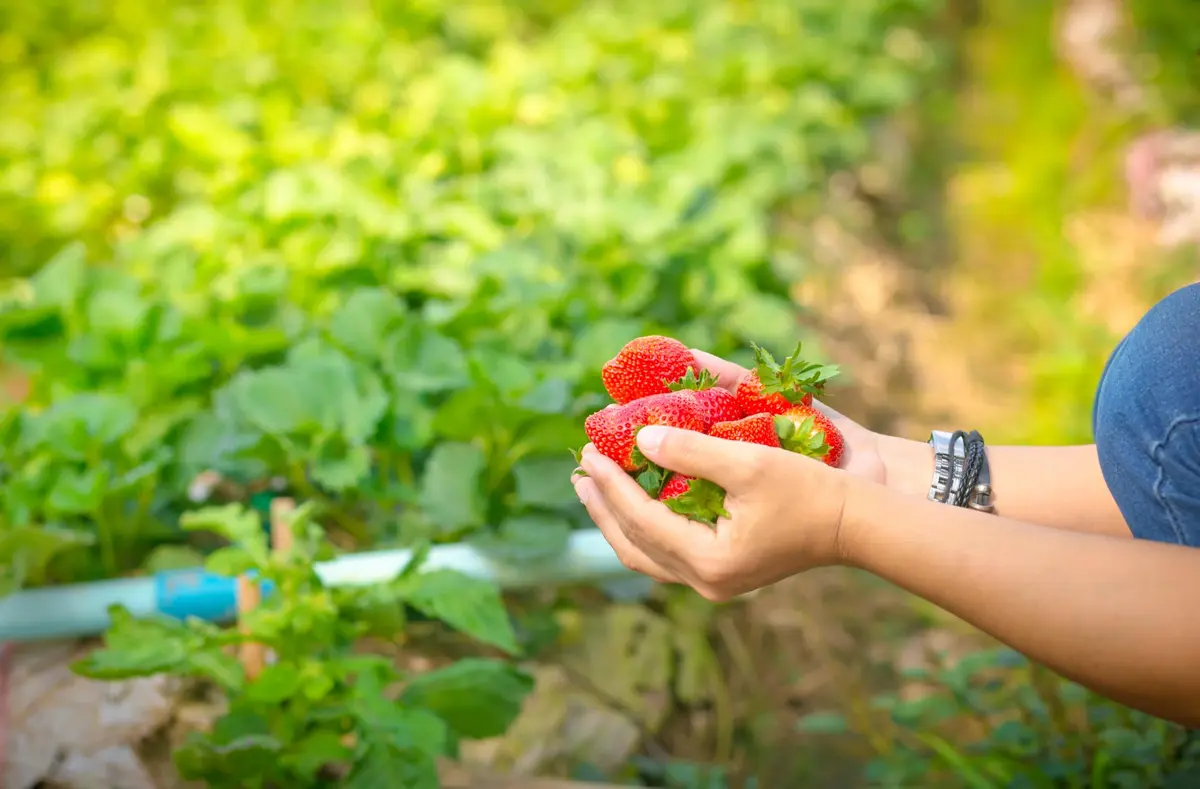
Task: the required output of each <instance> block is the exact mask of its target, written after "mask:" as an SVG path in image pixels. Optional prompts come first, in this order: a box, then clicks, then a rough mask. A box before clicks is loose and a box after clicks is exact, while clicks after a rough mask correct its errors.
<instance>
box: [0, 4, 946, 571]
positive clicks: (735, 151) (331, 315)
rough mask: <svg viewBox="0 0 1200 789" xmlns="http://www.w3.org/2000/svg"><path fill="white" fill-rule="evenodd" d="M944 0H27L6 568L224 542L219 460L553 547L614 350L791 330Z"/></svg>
mask: <svg viewBox="0 0 1200 789" xmlns="http://www.w3.org/2000/svg"><path fill="white" fill-rule="evenodd" d="M936 5H937V3H936V2H934V1H933V0H908V2H904V3H892V2H884V1H883V0H850V1H849V2H847V1H846V0H815V1H814V2H808V3H803V4H796V3H791V2H787V0H767V2H762V3H754V4H751V5H746V4H744V3H741V2H736V1H735V0H717V2H711V3H700V4H696V3H690V2H684V1H683V0H669V2H665V3H633V2H629V1H628V0H605V1H604V2H599V3H577V2H566V3H558V2H555V3H550V2H542V1H540V0H539V2H533V3H521V4H500V5H497V4H496V3H493V2H490V0H465V2H463V1H460V0H456V1H455V2H449V0H431V2H424V3H421V4H419V5H413V4H411V3H403V2H397V1H396V0H385V1H384V2H381V3H370V4H360V5H355V6H353V7H344V8H343V7H339V8H334V7H332V6H329V5H328V4H327V3H322V2H317V1H316V0H290V2H288V3H287V4H286V6H284V7H280V8H279V9H278V11H277V12H276V13H272V14H263V13H262V12H261V9H260V8H259V6H258V5H256V4H254V3H251V2H248V1H247V0H217V2H215V3H194V2H183V3H177V4H172V5H170V6H169V7H165V8H152V7H150V6H147V5H146V4H144V3H139V2H134V1H133V0H114V2H112V3H104V4H87V3H75V2H66V1H65V0H51V2H48V3H41V4H28V3H18V4H7V5H6V6H5V7H4V8H3V9H0V30H2V31H4V32H3V33H0V92H2V93H3V95H4V96H5V97H6V98H5V102H6V104H5V112H4V120H3V122H2V123H0V202H2V203H3V204H4V206H5V210H4V211H2V212H0V260H3V261H4V264H3V265H4V269H3V270H2V271H0V275H2V277H3V279H2V280H0V348H3V355H4V359H3V361H4V363H5V364H6V365H12V366H14V367H16V368H17V369H19V370H20V371H22V372H23V374H24V375H25V376H27V377H28V383H29V394H28V397H27V398H26V400H25V402H24V403H22V404H20V405H19V406H12V407H9V408H6V409H5V410H4V411H3V413H2V414H0V430H2V433H3V440H2V441H0V481H2V482H3V484H0V514H2V518H0V532H2V533H3V535H4V537H3V539H0V567H4V568H13V569H12V570H7V569H6V570H5V573H6V575H5V576H4V577H3V578H0V592H3V591H4V590H5V589H12V588H17V587H19V586H21V585H26V584H42V583H58V582H64V581H71V580H80V579H86V578H102V577H109V576H114V575H119V574H123V573H129V572H139V571H141V569H143V568H146V567H151V568H153V567H157V566H160V565H161V563H162V562H163V561H165V557H166V556H167V555H168V554H167V553H164V552H165V551H169V556H170V559H171V562H172V563H173V564H175V565H178V564H179V563H180V562H188V561H190V562H193V563H195V562H199V561H200V560H201V558H202V554H203V552H204V551H205V550H207V549H208V548H209V547H211V546H210V543H211V539H210V538H209V537H205V536H203V535H197V534H195V533H193V532H188V531H181V530H180V529H178V528H177V526H176V524H177V523H178V521H179V518H180V516H181V515H182V514H184V513H186V512H187V511H188V510H189V509H191V508H193V507H194V506H196V501H195V500H194V499H195V498H196V497H197V496H198V495H199V494H198V493H197V487H196V486H195V485H194V484H193V482H194V480H195V479H196V478H197V476H198V475H200V474H207V473H209V472H215V473H216V474H217V475H219V477H220V478H221V480H223V482H222V484H221V485H219V486H217V487H216V488H215V491H214V493H213V495H214V496H216V497H217V499H216V500H217V501H245V500H247V499H248V498H249V497H251V496H252V495H253V494H255V493H256V492H258V491H261V490H263V489H281V488H282V489H283V490H285V491H286V492H288V493H290V494H291V495H294V496H295V497H296V498H298V499H302V500H306V501H312V502H314V504H316V505H318V506H319V507H320V508H321V519H322V523H324V524H326V525H327V527H328V528H329V529H330V530H331V537H333V538H334V539H336V540H337V541H338V542H339V544H357V545H406V544H413V543H414V542H417V541H421V540H427V541H430V542H435V543H436V542H453V541H460V540H469V541H473V542H475V543H477V544H478V545H480V546H482V547H485V548H486V549H487V550H489V551H491V552H493V553H494V554H495V555H497V556H501V557H504V558H506V559H513V560H526V559H539V558H544V557H547V556H553V555H554V554H555V553H556V551H558V550H560V549H561V547H562V546H563V545H564V543H565V541H566V539H567V537H568V534H569V532H570V531H571V530H572V529H575V528H579V527H581V526H585V525H587V519H586V516H585V514H584V513H583V511H582V509H581V508H580V506H579V505H578V502H577V501H576V500H575V498H574V496H573V495H572V493H571V490H570V488H569V486H568V485H566V484H565V483H564V482H563V480H565V479H566V476H567V475H568V474H569V472H570V468H571V467H570V465H569V464H570V459H569V458H568V457H566V455H565V453H563V452H562V450H561V448H562V447H563V446H578V445H579V444H580V443H582V441H583V438H584V432H583V429H582V423H583V419H584V417H585V416H586V415H587V414H588V413H590V412H591V411H593V410H595V409H596V408H597V407H598V406H599V404H600V402H599V400H598V399H597V397H596V396H595V394H594V393H595V392H597V391H599V390H600V388H601V383H602V366H603V363H604V361H605V360H606V359H608V358H609V357H610V356H611V352H612V349H613V348H614V347H620V346H621V344H623V343H625V342H626V341H628V340H630V339H632V338H634V337H637V336H641V335H650V334H665V333H668V332H669V333H670V334H671V335H672V336H673V337H676V338H678V340H679V341H681V342H682V343H684V344H685V345H686V346H688V347H704V348H706V349H708V350H711V351H713V352H716V353H720V354H731V353H737V352H739V350H740V349H744V348H746V347H748V341H749V340H750V339H754V340H757V341H759V342H761V343H763V344H764V346H767V347H770V348H772V349H775V350H777V351H778V350H781V349H783V348H784V347H785V346H786V345H788V344H789V343H792V342H794V336H795V331H796V329H795V323H796V317H797V315H796V311H795V309H794V307H793V305H792V303H791V301H790V299H789V298H788V289H789V286H790V284H791V283H792V282H793V281H794V280H796V279H797V278H799V277H800V276H802V275H803V273H804V260H805V250H804V247H803V245H802V243H801V241H800V240H799V239H797V238H796V237H795V234H793V233H790V232H789V230H788V227H787V224H786V223H784V222H780V221H778V219H779V218H780V217H781V216H782V215H783V214H784V213H789V214H797V213H801V214H802V213H803V212H805V211H808V210H810V207H812V206H815V205H816V204H817V202H818V201H819V199H820V195H821V193H822V190H823V189H824V182H825V181H826V180H827V177H828V176H829V175H830V174H832V173H834V172H837V171H840V170H843V169H848V168H854V167H857V166H859V165H860V164H863V163H864V162H866V161H868V160H869V158H870V152H871V150H872V130H873V128H874V127H875V126H876V125H878V123H879V122H881V121H883V120H885V119H886V118H887V117H888V115H889V114H890V113H891V112H892V111H893V110H895V109H897V108H900V107H903V106H905V105H906V104H907V103H908V102H909V101H910V100H911V99H912V97H913V96H915V95H916V93H917V90H918V87H919V85H920V79H921V77H922V75H923V74H924V73H926V71H927V70H928V69H929V68H930V67H931V66H932V65H933V64H932V62H931V58H930V57H929V52H928V51H927V49H926V48H925V47H923V46H922V45H921V43H922V42H921V38H920V35H919V34H918V33H917V32H915V31H916V23H917V22H919V21H920V20H921V19H922V18H923V15H924V14H925V13H926V12H927V11H928V10H929V9H931V8H933V7H934V6H936ZM884 41H888V42H891V43H892V44H894V43H896V42H900V43H901V44H906V45H904V46H892V45H889V46H882V45H881V42H884ZM84 140H86V141H87V142H86V143H85V142H82V141H84ZM743 361H746V362H747V363H749V362H750V361H751V360H750V359H749V358H746V357H743ZM703 399H705V400H708V399H713V398H712V395H704V396H703ZM714 413H715V412H714ZM210 487H211V486H210ZM35 534H36V536H31V535H35Z"/></svg>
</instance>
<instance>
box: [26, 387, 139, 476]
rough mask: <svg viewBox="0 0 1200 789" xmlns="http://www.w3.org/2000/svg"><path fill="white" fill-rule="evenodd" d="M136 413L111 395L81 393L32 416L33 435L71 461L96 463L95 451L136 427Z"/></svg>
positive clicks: (35, 438)
mask: <svg viewBox="0 0 1200 789" xmlns="http://www.w3.org/2000/svg"><path fill="white" fill-rule="evenodd" d="M137 417H138V415H137V410H136V409H135V408H134V407H133V404H132V403H130V402H129V401H128V400H126V399H125V398H123V397H121V396H118V395H112V394H94V393H89V394H78V395H72V396H70V397H66V398H64V399H62V400H59V401H57V402H55V403H54V405H52V406H50V408H48V409H47V410H46V411H44V412H43V413H41V414H39V415H37V416H35V417H33V419H32V420H31V422H30V433H31V434H32V436H33V439H34V440H35V441H36V442H37V444H38V445H40V446H45V447H47V448H49V449H51V450H52V451H53V452H55V453H56V454H58V455H60V456H62V457H63V458H66V459H70V460H79V461H85V462H95V457H94V455H95V452H94V450H95V449H96V448H99V447H105V446H110V445H113V444H115V443H117V442H118V441H119V440H120V439H122V438H124V436H125V435H126V434H127V433H128V432H129V431H130V430H131V429H132V428H133V426H134V424H135V422H136V420H137Z"/></svg>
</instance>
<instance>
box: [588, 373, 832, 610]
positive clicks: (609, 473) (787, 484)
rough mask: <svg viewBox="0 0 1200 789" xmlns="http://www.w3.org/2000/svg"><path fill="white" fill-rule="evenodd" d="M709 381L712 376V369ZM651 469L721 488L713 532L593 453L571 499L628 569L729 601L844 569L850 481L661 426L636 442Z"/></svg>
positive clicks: (796, 461)
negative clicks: (808, 574) (822, 570)
mask: <svg viewBox="0 0 1200 789" xmlns="http://www.w3.org/2000/svg"><path fill="white" fill-rule="evenodd" d="M713 372H716V371H715V370H714V371H713ZM638 447H639V448H640V449H641V450H642V453H643V454H645V455H646V457H647V458H649V459H650V460H652V461H654V462H655V463H657V464H659V465H660V466H663V467H665V468H668V469H670V470H672V471H677V472H679V473H682V474H687V475H689V476H693V477H698V478H701V479H707V480H710V481H712V482H714V483H716V484H717V485H720V486H721V487H722V488H724V489H725V509H726V511H727V512H728V513H729V517H728V518H721V519H719V520H718V521H717V524H716V526H715V528H713V527H709V526H706V525H704V524H702V523H699V522H697V521H692V520H688V519H687V518H685V517H683V516H682V515H677V514H675V513H674V512H672V511H671V510H670V509H668V508H667V506H666V505H665V504H663V503H662V502H659V501H655V500H654V499H651V498H650V497H649V496H647V495H646V492H645V491H643V490H642V488H641V486H640V485H638V484H637V482H636V481H634V480H633V478H631V477H630V476H629V475H628V474H626V473H625V472H624V471H622V470H621V468H620V467H619V466H618V465H617V464H616V463H614V462H612V461H611V460H609V459H608V458H606V457H604V456H603V455H601V454H600V453H599V452H598V451H596V449H595V447H593V446H592V445H591V444H589V445H588V446H586V447H584V451H583V454H582V460H581V466H582V467H583V470H584V471H585V472H586V473H587V475H588V476H586V477H575V478H574V480H573V481H574V484H575V491H576V493H577V494H578V495H579V498H580V500H581V501H582V502H583V504H584V506H585V507H587V511H588V514H589V515H590V516H591V518H592V520H593V521H594V522H595V523H596V526H598V527H599V528H600V531H601V532H603V534H604V537H605V539H607V540H608V542H609V544H610V545H611V546H612V547H613V550H614V551H616V553H617V556H619V557H620V559H621V561H622V562H623V563H624V564H625V566H626V567H628V568H630V569H631V570H634V571H636V572H640V573H644V574H646V575H649V576H651V577H652V578H655V579H657V580H659V581H663V582H665V583H683V584H687V585H688V586H691V587H692V588H694V589H695V590H696V591H697V592H699V593H700V594H701V595H703V596H704V597H706V598H708V599H709V600H714V601H720V600H728V599H731V598H733V597H736V596H737V595H739V594H743V593H745V592H749V591H751V590H753V589H757V588H759V587H762V586H766V585H768V584H772V583H775V582H776V581H779V580H781V579H783V578H786V577H787V576H789V575H794V574H795V573H798V572H801V571H802V570H806V569H809V568H812V567H819V566H823V565H829V564H837V563H839V562H840V560H841V548H840V545H839V539H838V538H839V529H840V527H841V518H842V511H843V505H844V502H845V499H846V489H847V480H848V479H850V477H849V476H848V475H847V474H846V473H845V472H843V471H841V470H839V469H834V468H830V467H829V466H827V465H825V464H824V463H822V462H820V461H819V460H814V459H812V458H808V457H805V456H803V455H799V454H795V453H792V452H786V451H784V450H782V449H774V448H771V447H765V446H760V445H758V444H749V443H744V442H740V441H728V440H726V439H722V438H713V437H712V436H706V435H704V434H703V433H697V432H692V431H687V430H677V429H674V428H666V427H659V426H649V427H644V428H642V430H641V431H640V432H639V433H638Z"/></svg>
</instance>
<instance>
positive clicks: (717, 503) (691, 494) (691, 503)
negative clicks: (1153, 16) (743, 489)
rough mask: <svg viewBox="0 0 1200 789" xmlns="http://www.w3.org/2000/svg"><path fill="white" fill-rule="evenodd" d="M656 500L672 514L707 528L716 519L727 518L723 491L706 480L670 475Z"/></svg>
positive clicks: (713, 523) (727, 513) (714, 522)
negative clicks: (699, 523)
mask: <svg viewBox="0 0 1200 789" xmlns="http://www.w3.org/2000/svg"><path fill="white" fill-rule="evenodd" d="M658 500H659V501H661V502H662V503H663V504H666V505H667V508H668V509H670V510H671V511H672V512H675V513H678V514H679V515H683V516H684V517H686V518H689V519H690V520H694V521H700V522H701V523H707V524H708V525H709V526H713V525H715V524H716V522H717V519H718V518H728V517H729V512H728V511H727V510H726V509H725V491H724V489H722V488H721V487H720V486H719V485H717V484H716V483H713V482H709V481H708V480H706V479H696V478H695V477H688V476H684V475H683V474H672V475H671V477H670V478H669V479H668V480H667V484H665V485H663V488H662V491H660V492H659V494H658Z"/></svg>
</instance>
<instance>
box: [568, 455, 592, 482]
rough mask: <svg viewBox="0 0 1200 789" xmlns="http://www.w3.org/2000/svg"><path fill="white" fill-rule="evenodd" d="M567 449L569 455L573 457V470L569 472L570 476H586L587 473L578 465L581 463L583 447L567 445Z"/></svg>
mask: <svg viewBox="0 0 1200 789" xmlns="http://www.w3.org/2000/svg"><path fill="white" fill-rule="evenodd" d="M567 451H568V452H570V453H571V457H573V458H575V470H574V471H572V472H571V478H572V479H574V478H575V477H586V476H587V475H588V473H587V472H586V471H584V470H583V469H582V468H580V465H581V464H582V463H583V448H582V447H581V448H579V449H575V448H574V447H569V448H568V450H567Z"/></svg>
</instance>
